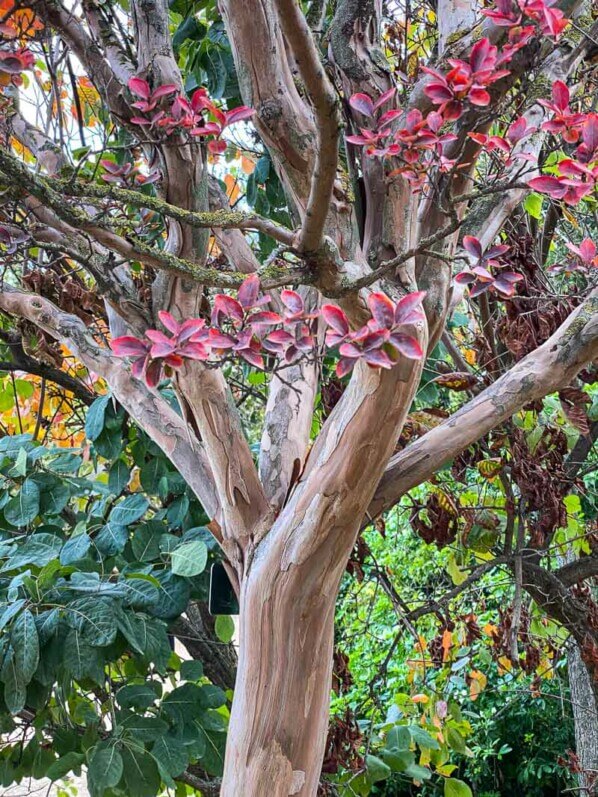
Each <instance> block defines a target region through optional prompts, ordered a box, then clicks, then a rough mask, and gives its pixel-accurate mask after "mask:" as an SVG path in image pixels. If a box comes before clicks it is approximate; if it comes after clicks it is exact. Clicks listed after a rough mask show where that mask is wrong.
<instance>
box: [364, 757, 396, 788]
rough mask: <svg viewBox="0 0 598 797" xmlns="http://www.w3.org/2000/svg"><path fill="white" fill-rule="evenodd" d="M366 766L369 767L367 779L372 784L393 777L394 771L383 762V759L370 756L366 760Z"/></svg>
mask: <svg viewBox="0 0 598 797" xmlns="http://www.w3.org/2000/svg"><path fill="white" fill-rule="evenodd" d="M365 764H366V767H367V778H368V780H369V781H370V783H377V782H378V781H380V780H386V778H389V777H390V776H391V775H392V770H391V768H390V767H389V766H388V764H385V763H384V761H382V759H381V758H378V757H377V756H375V755H368V756H366V758H365Z"/></svg>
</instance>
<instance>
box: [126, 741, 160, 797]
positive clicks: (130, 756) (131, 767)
mask: <svg viewBox="0 0 598 797" xmlns="http://www.w3.org/2000/svg"><path fill="white" fill-rule="evenodd" d="M122 758H123V764H124V776H125V783H126V785H127V788H126V790H125V794H126V795H127V797H155V795H156V794H157V793H158V792H159V789H160V774H159V772H158V767H157V765H156V762H155V761H154V759H153V758H152V757H151V756H150V755H149V754H148V753H146V752H145V750H144V749H143V747H142V746H141V745H135V744H133V743H132V742H129V741H128V742H127V743H126V746H124V747H123V749H122Z"/></svg>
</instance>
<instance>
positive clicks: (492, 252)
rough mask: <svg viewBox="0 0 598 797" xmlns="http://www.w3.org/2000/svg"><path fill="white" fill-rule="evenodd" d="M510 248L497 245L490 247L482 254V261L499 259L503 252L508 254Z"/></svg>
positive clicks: (504, 245) (505, 245)
mask: <svg viewBox="0 0 598 797" xmlns="http://www.w3.org/2000/svg"><path fill="white" fill-rule="evenodd" d="M510 248H511V247H510V246H508V245H507V244H497V245H496V246H491V247H490V249H487V250H486V251H485V252H484V260H490V259H491V258H493V257H500V255H504V254H505V252H508V251H509V249H510Z"/></svg>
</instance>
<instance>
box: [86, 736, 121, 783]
mask: <svg viewBox="0 0 598 797" xmlns="http://www.w3.org/2000/svg"><path fill="white" fill-rule="evenodd" d="M122 774H123V759H122V756H121V754H120V753H119V752H118V750H117V749H116V745H115V744H113V743H110V742H100V743H99V744H97V745H96V746H95V747H92V748H91V750H88V752H87V782H88V784H89V788H90V790H91V791H92V793H95V794H99V795H101V794H103V793H104V791H105V790H106V789H110V788H112V787H113V786H116V785H117V784H118V782H119V781H120V779H121V777H122Z"/></svg>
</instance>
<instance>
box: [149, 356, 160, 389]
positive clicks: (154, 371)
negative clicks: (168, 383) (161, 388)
mask: <svg viewBox="0 0 598 797" xmlns="http://www.w3.org/2000/svg"><path fill="white" fill-rule="evenodd" d="M161 378H162V360H151V361H150V362H148V364H147V366H146V368H145V383H146V385H147V386H148V387H157V386H158V385H159V384H160V380H161Z"/></svg>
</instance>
